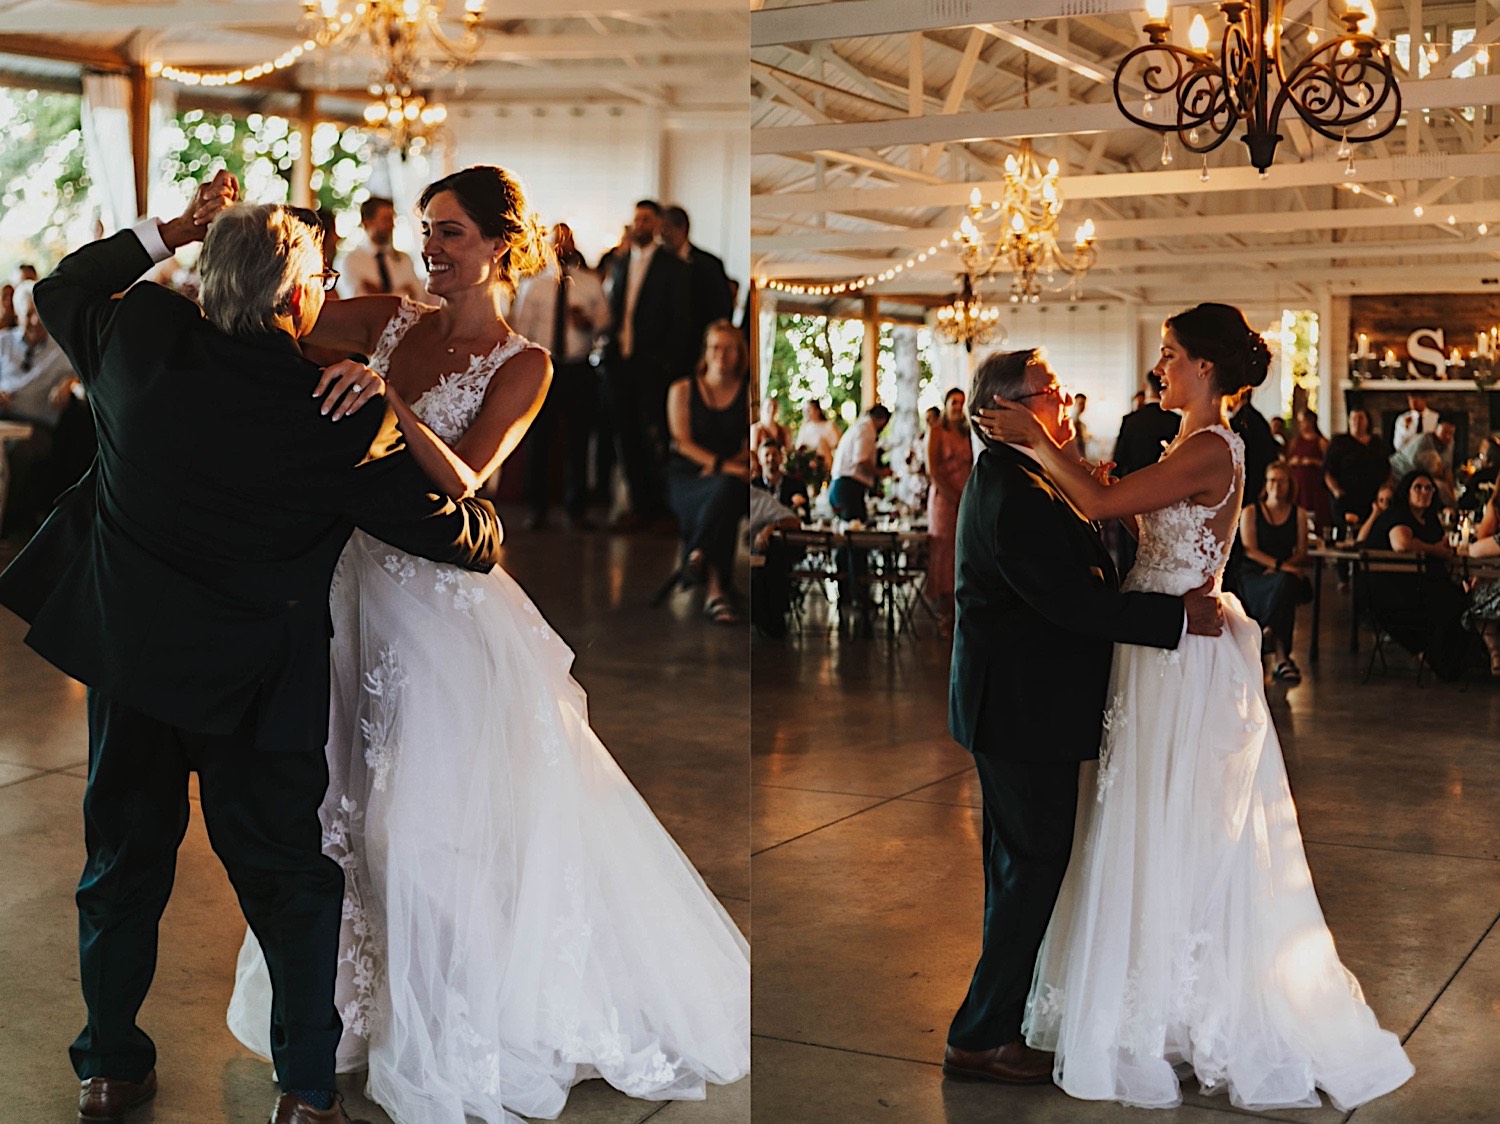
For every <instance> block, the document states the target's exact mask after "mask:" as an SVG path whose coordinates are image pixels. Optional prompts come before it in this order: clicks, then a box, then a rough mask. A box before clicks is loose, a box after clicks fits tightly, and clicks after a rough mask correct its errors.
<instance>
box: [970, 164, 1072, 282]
mask: <svg viewBox="0 0 1500 1124" xmlns="http://www.w3.org/2000/svg"><path fill="white" fill-rule="evenodd" d="M1062 206H1063V197H1062V189H1061V187H1059V185H1058V164H1057V161H1056V160H1049V161H1048V162H1047V168H1046V170H1045V171H1043V170H1042V168H1041V166H1040V165H1039V164H1038V163H1037V160H1036V154H1035V153H1034V152H1032V150H1031V142H1030V141H1029V140H1023V141H1022V142H1021V148H1020V151H1019V152H1018V153H1012V154H1011V155H1009V156H1007V157H1006V158H1005V186H1004V193H1003V195H1002V197H1001V199H1000V200H999V201H997V202H992V203H990V204H988V205H986V204H985V202H984V200H983V198H982V196H981V195H980V192H979V189H978V188H977V187H976V188H975V189H974V190H973V191H972V192H970V193H969V212H968V214H966V215H965V216H964V217H963V219H962V221H961V222H960V223H959V227H958V230H956V231H955V232H954V235H953V237H954V241H955V242H956V243H957V244H958V253H959V257H960V258H961V259H962V260H963V263H964V270H965V272H966V273H971V274H973V275H974V276H975V277H988V276H989V275H990V274H992V273H995V272H998V271H999V270H1000V269H1001V267H1004V268H1006V269H1008V270H1009V271H1010V274H1011V285H1010V299H1011V303H1013V304H1019V303H1021V302H1023V301H1024V302H1028V303H1030V304H1035V303H1037V301H1039V300H1041V297H1042V292H1043V291H1044V290H1047V291H1051V292H1061V291H1062V290H1063V289H1071V290H1072V292H1073V295H1074V296H1077V292H1078V282H1079V281H1081V280H1082V279H1083V277H1084V275H1085V274H1086V273H1088V271H1089V270H1090V269H1091V268H1092V267H1093V265H1094V263H1095V262H1096V261H1097V260H1098V252H1097V251H1096V250H1095V249H1094V220H1093V219H1088V220H1087V221H1085V222H1084V223H1083V224H1082V225H1081V226H1079V227H1078V229H1077V230H1076V231H1075V232H1074V234H1073V245H1072V247H1071V248H1070V249H1064V248H1063V247H1062V246H1060V245H1059V244H1058V241H1057V227H1058V218H1059V216H1060V215H1061V213H1062ZM991 227H998V230H997V231H996V233H995V235H994V237H993V238H990V237H987V236H986V233H985V231H986V229H987V228H991Z"/></svg>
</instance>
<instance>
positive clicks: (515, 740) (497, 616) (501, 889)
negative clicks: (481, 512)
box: [229, 532, 750, 1124]
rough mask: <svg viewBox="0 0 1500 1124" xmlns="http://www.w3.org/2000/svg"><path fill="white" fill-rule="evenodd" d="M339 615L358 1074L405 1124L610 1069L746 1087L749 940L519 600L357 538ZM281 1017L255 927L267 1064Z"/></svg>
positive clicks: (644, 1086) (633, 1077) (249, 986)
mask: <svg viewBox="0 0 1500 1124" xmlns="http://www.w3.org/2000/svg"><path fill="white" fill-rule="evenodd" d="M332 608H333V614H334V628H335V638H334V659H333V675H334V682H333V699H334V701H333V713H332V719H331V723H330V735H329V737H330V740H329V749H328V755H329V764H330V773H331V777H332V781H331V784H330V786H329V792H328V797H327V799H326V801H325V803H324V806H323V825H324V849H325V851H326V852H327V853H328V854H329V855H331V856H332V857H333V858H335V859H336V860H337V861H338V862H339V864H340V865H341V866H342V867H343V869H344V875H345V883H346V886H345V900H344V925H343V934H342V941H341V949H340V956H341V960H340V964H339V980H338V991H337V1001H338V1005H339V1008H340V1013H341V1015H342V1017H343V1021H344V1036H343V1040H342V1042H341V1043H340V1047H339V1056H338V1067H339V1070H340V1071H341V1072H350V1071H354V1070H358V1069H362V1068H366V1067H368V1070H369V1079H368V1093H369V1096H370V1097H371V1099H372V1100H374V1101H375V1102H377V1103H378V1104H380V1105H381V1106H382V1107H384V1108H385V1109H386V1110H387V1112H389V1113H390V1115H391V1116H392V1118H393V1119H395V1120H396V1121H397V1122H398V1124H463V1122H464V1121H465V1119H466V1116H467V1117H470V1118H477V1119H479V1120H482V1121H486V1122H496V1121H502V1120H513V1119H514V1117H512V1116H510V1115H508V1113H507V1110H509V1112H511V1113H523V1114H525V1115H527V1116H533V1117H543V1118H552V1117H555V1116H557V1115H558V1113H559V1112H561V1110H562V1108H563V1106H564V1104H565V1102H566V1099H567V1094H568V1090H569V1088H570V1087H571V1086H572V1085H573V1084H575V1083H576V1082H578V1081H581V1080H583V1079H585V1078H589V1077H595V1076H600V1077H603V1078H604V1079H605V1080H607V1081H608V1082H609V1083H610V1084H612V1085H614V1086H615V1087H616V1088H618V1089H620V1090H622V1091H623V1092H625V1093H627V1094H630V1095H631V1096H637V1097H645V1098H651V1099H668V1098H672V1099H698V1098H702V1097H703V1096H704V1092H705V1088H704V1087H705V1083H707V1082H713V1083H727V1082H731V1081H735V1080H737V1079H738V1078H740V1077H741V1076H743V1075H744V1074H745V1073H746V1072H747V1071H748V1069H749V1052H750V1047H749V1041H750V1016H749V992H750V966H749V955H748V947H747V945H746V942H745V940H744V938H743V937H742V936H741V934H740V932H739V930H738V929H737V928H736V927H735V924H734V922H733V921H732V920H731V919H730V917H729V915H728V914H727V913H726V912H725V911H724V909H723V907H722V906H721V905H720V904H719V902H718V901H717V900H716V899H715V898H714V896H713V894H712V892H711V891H710V890H709V889H708V887H707V886H706V885H705V884H704V882H703V880H702V878H701V877H699V875H698V873H697V871H696V870H695V869H694V868H693V866H692V864H691V863H690V862H689V861H688V859H687V857H686V856H685V855H684V854H683V853H682V851H681V850H680V849H679V848H678V847H677V845H676V843H675V842H673V840H672V838H671V837H670V836H669V835H668V834H667V832H666V830H665V829H664V828H663V827H662V826H661V824H660V823H659V822H658V821H657V819H656V817H655V816H654V815H653V814H652V812H651V810H650V808H648V807H647V806H646V804H645V802H644V801H643V800H642V799H641V797H640V795H639V794H638V793H637V792H636V790H635V789H634V788H633V787H632V786H631V784H630V782H629V780H628V779H627V778H626V777H625V775H624V774H623V773H622V772H621V771H620V769H619V767H618V766H617V765H616V764H615V762H614V759H613V758H611V757H610V755H609V753H608V751H607V750H606V749H605V748H604V746H603V745H602V744H601V743H600V741H599V739H598V738H597V737H596V736H595V735H594V733H593V731H592V730H591V729H590V728H589V725H588V717H587V710H586V701H585V697H584V694H583V691H582V689H581V688H580V687H579V686H578V684H577V683H576V682H574V680H573V679H572V678H571V676H570V674H569V668H570V667H571V663H572V652H571V651H570V650H569V649H568V647H567V645H566V644H564V643H563V641H562V640H561V639H560V638H559V637H558V636H557V635H556V634H555V633H554V632H553V631H552V630H551V628H550V627H549V626H548V625H547V622H546V621H545V620H544V619H543V618H542V616H541V614H540V613H539V612H538V611H537V609H536V607H535V606H534V605H532V603H531V601H530V600H529V599H528V598H527V597H526V595H525V593H524V592H522V590H521V589H520V587H519V586H518V585H517V584H516V583H515V582H514V581H513V580H512V579H511V578H510V576H509V575H508V574H506V573H505V572H504V571H503V570H500V569H498V568H497V569H496V570H495V571H493V572H492V573H490V574H485V575H480V574H472V573H468V572H466V571H463V570H459V569H456V568H454V567H451V566H443V565H438V564H435V563H432V562H428V561H426V560H424V559H420V558H415V557H413V556H411V555H408V554H405V553H403V552H401V551H399V550H396V549H394V548H392V547H389V546H387V545H385V544H384V543H381V542H378V541H376V540H375V539H372V538H369V537H368V536H366V535H364V534H362V533H358V532H357V533H356V534H355V535H354V537H353V538H352V539H351V540H350V543H349V546H348V547H347V548H346V550H345V551H344V554H343V557H342V558H341V559H340V562H339V568H338V571H337V574H336V576H335V580H334V588H333V596H332ZM269 1022H270V982H269V978H268V976H267V973H266V967H265V963H264V960H263V959H262V957H261V953H260V949H259V947H258V946H257V944H256V942H255V940H254V938H253V937H251V936H249V935H248V934H247V936H246V939H245V944H244V947H243V948H242V949H241V952H240V960H239V966H238V969H237V973H236V981H235V992H234V997H233V999H232V1001H231V1005H230V1009H229V1024H230V1029H231V1030H232V1031H233V1032H234V1033H235V1035H236V1036H237V1037H238V1038H239V1039H240V1040H241V1041H242V1042H244V1043H245V1044H246V1045H247V1046H249V1047H250V1048H251V1049H252V1050H255V1051H256V1052H257V1053H260V1054H262V1055H265V1056H269V1054H270V1050H269Z"/></svg>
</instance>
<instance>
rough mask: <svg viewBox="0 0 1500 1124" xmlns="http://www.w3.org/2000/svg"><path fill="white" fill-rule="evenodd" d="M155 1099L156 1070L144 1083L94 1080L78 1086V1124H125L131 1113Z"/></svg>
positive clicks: (95, 1078)
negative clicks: (124, 1121) (126, 1115)
mask: <svg viewBox="0 0 1500 1124" xmlns="http://www.w3.org/2000/svg"><path fill="white" fill-rule="evenodd" d="M154 1096H156V1070H154V1069H153V1070H152V1071H151V1072H150V1073H148V1074H146V1076H145V1078H144V1079H142V1080H140V1081H122V1080H120V1078H118V1077H90V1078H89V1079H88V1080H87V1081H83V1082H81V1083H80V1084H79V1086H78V1124H121V1121H123V1120H124V1119H125V1114H126V1113H127V1112H129V1111H130V1110H131V1109H133V1108H136V1107H138V1106H139V1105H143V1104H145V1103H146V1102H147V1101H149V1100H150V1099H151V1098H152V1097H154Z"/></svg>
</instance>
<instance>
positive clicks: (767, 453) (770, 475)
mask: <svg viewBox="0 0 1500 1124" xmlns="http://www.w3.org/2000/svg"><path fill="white" fill-rule="evenodd" d="M755 459H756V461H757V462H758V463H759V465H760V469H759V471H758V472H757V473H756V475H755V478H754V479H752V480H751V481H750V485H751V487H753V488H759V489H761V490H763V491H766V492H770V493H771V494H772V495H773V496H775V497H776V500H777V502H778V503H782V504H785V505H786V506H787V507H789V508H792V509H793V510H796V511H806V510H807V485H806V484H804V483H803V482H802V480H801V478H799V477H796V476H789V475H787V471H786V450H784V449H783V448H782V447H781V446H780V445H778V444H777V443H776V442H775V441H774V440H772V439H771V438H770V437H769V436H766V437H762V438H761V439H760V447H759V448H757V449H756V450H755Z"/></svg>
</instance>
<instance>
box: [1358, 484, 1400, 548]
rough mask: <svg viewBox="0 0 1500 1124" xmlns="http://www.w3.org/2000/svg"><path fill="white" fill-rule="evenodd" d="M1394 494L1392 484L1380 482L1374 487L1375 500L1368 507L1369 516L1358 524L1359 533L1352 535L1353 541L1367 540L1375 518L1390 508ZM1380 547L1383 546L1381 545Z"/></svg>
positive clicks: (1394, 488)
mask: <svg viewBox="0 0 1500 1124" xmlns="http://www.w3.org/2000/svg"><path fill="white" fill-rule="evenodd" d="M1395 496H1396V486H1395V485H1394V484H1390V483H1386V484H1382V485H1381V486H1380V487H1379V488H1377V489H1375V502H1374V504H1372V505H1371V507H1370V517H1369V518H1368V519H1366V520H1365V521H1364V522H1363V523H1362V524H1360V528H1359V534H1357V535H1355V536H1354V541H1355V542H1357V543H1364V542H1368V541H1369V538H1370V532H1371V531H1372V530H1373V529H1374V527H1375V520H1377V519H1379V518H1380V516H1381V515H1383V514H1384V513H1385V512H1386V511H1388V510H1389V509H1390V506H1391V500H1393V499H1394V498H1395ZM1381 549H1382V550H1383V549H1385V548H1384V547H1382V548H1381Z"/></svg>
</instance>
